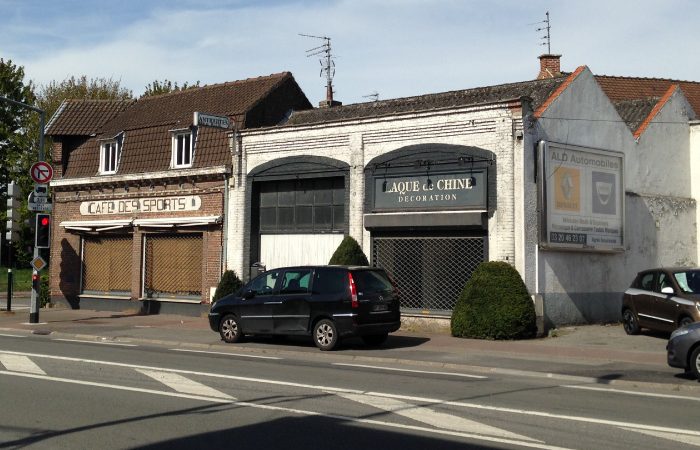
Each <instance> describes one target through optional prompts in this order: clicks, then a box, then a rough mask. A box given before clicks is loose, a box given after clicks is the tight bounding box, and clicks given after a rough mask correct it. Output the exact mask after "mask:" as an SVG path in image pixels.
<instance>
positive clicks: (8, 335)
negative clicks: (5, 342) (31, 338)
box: [0, 333, 24, 338]
mask: <svg viewBox="0 0 700 450" xmlns="http://www.w3.org/2000/svg"><path fill="white" fill-rule="evenodd" d="M0 336H3V337H16V338H21V337H24V336H19V335H17V334H4V333H0Z"/></svg>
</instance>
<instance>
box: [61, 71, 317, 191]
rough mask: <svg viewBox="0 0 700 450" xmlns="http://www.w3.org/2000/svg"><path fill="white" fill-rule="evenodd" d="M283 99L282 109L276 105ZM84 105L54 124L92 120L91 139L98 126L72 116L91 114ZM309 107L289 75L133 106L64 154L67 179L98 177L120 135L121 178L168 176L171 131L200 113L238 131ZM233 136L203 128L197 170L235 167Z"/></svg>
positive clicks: (174, 94)
mask: <svg viewBox="0 0 700 450" xmlns="http://www.w3.org/2000/svg"><path fill="white" fill-rule="evenodd" d="M278 88H279V89H278ZM280 98H282V99H281V100H279V102H280V105H277V104H274V105H272V103H274V102H275V101H278V99H280ZM84 103H85V101H76V102H73V101H69V102H68V103H66V105H67V108H62V109H61V110H59V113H57V117H58V119H57V120H56V121H55V123H59V122H60V120H62V119H63V117H64V115H66V114H67V117H70V118H71V119H72V120H73V122H74V123H75V124H82V122H80V120H82V121H86V122H90V121H91V120H92V123H93V125H94V126H93V127H92V128H91V132H90V134H88V135H91V134H94V133H95V127H97V125H96V121H95V120H93V119H91V118H90V117H85V116H78V115H77V114H74V113H73V111H74V110H80V107H81V106H82V107H83V109H87V107H85V106H84V105H83V104H84ZM309 107H311V105H310V104H309V102H308V99H306V97H305V96H304V94H303V92H301V89H299V87H298V86H297V85H296V82H295V81H294V78H293V77H292V74H291V73H289V72H282V73H278V74H273V75H269V76H265V77H258V78H249V79H246V80H241V81H233V82H229V83H221V84H216V85H210V86H203V87H199V88H191V89H186V90H184V91H177V92H171V93H168V94H163V95H158V96H153V97H144V98H142V99H139V100H137V101H134V102H131V103H129V104H128V108H126V109H123V110H121V111H120V112H121V113H120V114H113V115H112V117H110V120H108V121H102V122H100V123H99V127H97V128H99V130H97V132H96V136H94V137H91V138H90V139H88V140H87V142H84V143H82V144H81V145H79V146H78V147H77V148H74V149H73V150H71V151H70V152H64V155H63V158H66V159H67V160H68V161H64V167H66V169H65V171H64V173H63V176H64V177H67V178H75V177H89V176H95V175H97V174H98V171H99V148H100V143H101V142H102V141H104V140H107V139H111V138H114V137H115V136H117V135H121V136H122V137H123V140H122V145H121V155H120V158H119V163H118V166H117V175H121V174H133V173H147V172H156V171H167V170H169V169H170V161H171V154H172V149H171V139H172V133H171V131H172V130H176V129H185V128H189V127H191V126H192V125H193V123H192V121H193V113H194V112H195V111H199V112H203V113H208V114H214V115H223V116H228V117H229V118H231V119H233V120H234V121H236V125H237V126H238V128H245V127H246V126H262V125H265V124H268V123H269V122H270V121H274V122H273V123H277V122H278V121H279V120H280V117H281V115H283V113H284V112H286V110H283V111H279V109H280V108H309ZM73 122H71V123H73ZM247 122H248V123H247ZM52 127H54V128H52V132H53V134H54V135H64V136H65V135H66V134H65V133H64V131H65V129H64V128H58V127H57V126H56V125H54V124H52ZM77 128H79V127H78V126H77V125H75V126H74V129H77ZM71 131H72V132H74V131H75V130H73V129H71ZM230 131H231V130H229V129H222V128H213V127H204V126H200V127H198V129H197V138H196V145H195V153H194V159H193V165H192V168H194V169H198V168H204V167H213V166H221V165H230V164H231V154H230V150H229V142H228V134H229V133H230ZM65 153H69V154H65Z"/></svg>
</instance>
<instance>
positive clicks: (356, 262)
mask: <svg viewBox="0 0 700 450" xmlns="http://www.w3.org/2000/svg"><path fill="white" fill-rule="evenodd" d="M328 264H331V265H342V266H369V261H367V256H365V254H364V252H363V251H362V248H361V247H360V244H358V243H357V241H356V240H355V239H353V238H352V236H345V237H344V238H343V242H341V243H340V245H339V246H338V248H337V249H336V250H335V252H334V253H333V256H331V260H330V261H329V262H328Z"/></svg>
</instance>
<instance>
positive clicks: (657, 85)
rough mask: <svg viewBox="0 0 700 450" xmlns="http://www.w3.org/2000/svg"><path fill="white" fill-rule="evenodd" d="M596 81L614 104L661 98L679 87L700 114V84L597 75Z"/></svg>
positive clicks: (695, 82)
mask: <svg viewBox="0 0 700 450" xmlns="http://www.w3.org/2000/svg"><path fill="white" fill-rule="evenodd" d="M595 78H596V81H598V84H599V85H600V87H601V88H602V89H603V91H604V92H605V94H606V95H607V96H608V97H609V98H610V100H611V101H612V102H617V101H624V100H639V99H646V98H651V97H656V98H661V97H663V96H664V95H665V94H666V93H667V92H668V90H669V88H670V87H671V86H673V85H675V84H677V85H679V86H680V88H681V90H682V91H683V95H685V97H686V98H687V99H688V103H690V105H691V106H692V107H693V110H694V111H695V113H696V114H700V82H697V81H678V80H668V79H663V78H634V77H613V76H608V75H596V77H595Z"/></svg>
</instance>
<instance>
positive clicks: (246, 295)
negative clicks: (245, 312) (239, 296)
mask: <svg viewBox="0 0 700 450" xmlns="http://www.w3.org/2000/svg"><path fill="white" fill-rule="evenodd" d="M253 297H255V291H254V290H252V289H247V290H246V291H245V292H243V298H244V299H246V300H248V299H250V298H253Z"/></svg>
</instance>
